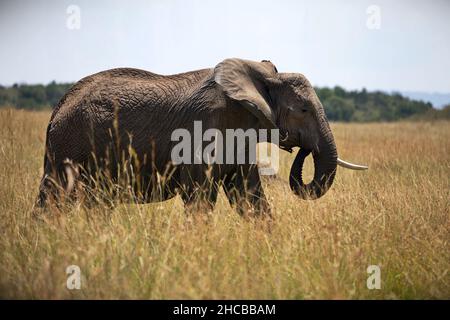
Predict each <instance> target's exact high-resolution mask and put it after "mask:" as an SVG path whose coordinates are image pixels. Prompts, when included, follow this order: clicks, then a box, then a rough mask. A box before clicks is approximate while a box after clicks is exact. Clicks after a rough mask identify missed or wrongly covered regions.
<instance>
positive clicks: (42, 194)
mask: <svg viewBox="0 0 450 320" xmlns="http://www.w3.org/2000/svg"><path fill="white" fill-rule="evenodd" d="M79 177H80V171H79V168H78V166H77V165H76V164H75V163H73V162H72V161H71V160H69V159H66V160H64V161H63V163H62V164H61V165H59V166H57V169H56V170H55V169H53V168H52V167H51V166H50V165H49V164H48V163H47V164H46V166H45V168H44V176H43V177H42V179H41V183H40V185H39V195H38V198H37V201H36V206H37V207H38V208H45V207H47V206H48V205H50V204H55V205H56V206H59V205H60V204H62V203H63V202H65V201H67V200H73V199H74V198H75V191H76V186H77V184H78V181H79Z"/></svg>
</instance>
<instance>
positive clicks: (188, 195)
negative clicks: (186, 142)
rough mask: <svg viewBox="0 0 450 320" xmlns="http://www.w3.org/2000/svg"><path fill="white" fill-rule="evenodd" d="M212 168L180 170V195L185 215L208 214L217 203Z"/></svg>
mask: <svg viewBox="0 0 450 320" xmlns="http://www.w3.org/2000/svg"><path fill="white" fill-rule="evenodd" d="M212 169H213V168H212V167H209V168H208V167H206V166H203V165H191V166H187V167H183V168H182V169H181V170H180V182H181V186H180V189H181V190H180V193H181V197H182V199H183V202H184V207H185V210H186V213H197V212H203V213H208V212H211V211H212V210H213V209H214V205H215V204H216V201H217V194H218V183H217V179H216V176H215V174H214V171H213V170H212Z"/></svg>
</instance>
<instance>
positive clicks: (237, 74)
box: [214, 59, 277, 129]
mask: <svg viewBox="0 0 450 320" xmlns="http://www.w3.org/2000/svg"><path fill="white" fill-rule="evenodd" d="M275 74H276V68H275V66H274V65H273V64H272V63H271V62H269V61H263V62H254V61H249V60H242V59H226V60H224V61H222V62H221V63H219V64H218V65H217V66H216V67H215V69H214V81H215V82H216V83H218V84H219V85H220V86H221V87H222V89H223V90H224V92H225V94H226V95H227V96H228V97H229V98H231V99H233V100H236V101H239V102H240V103H241V104H242V106H243V107H244V108H246V109H247V110H248V111H250V112H251V113H252V114H253V115H254V116H256V117H257V118H258V119H259V120H260V121H261V123H262V125H263V127H265V128H271V129H274V128H276V127H277V126H276V125H275V115H274V113H273V111H272V108H271V107H270V105H269V103H268V100H270V98H268V97H269V92H268V90H267V83H268V81H269V79H271V78H273V77H274V76H275Z"/></svg>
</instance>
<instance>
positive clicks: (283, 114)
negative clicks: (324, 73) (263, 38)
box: [214, 59, 367, 199]
mask: <svg viewBox="0 0 450 320" xmlns="http://www.w3.org/2000/svg"><path fill="white" fill-rule="evenodd" d="M214 80H215V81H216V83H218V84H219V85H220V86H221V87H222V89H223V90H224V92H225V94H226V95H227V96H228V97H229V98H231V99H233V100H235V101H238V102H239V103H240V104H242V106H243V107H245V108H246V109H247V110H248V111H250V112H251V113H252V114H254V115H255V116H256V117H257V118H258V119H259V120H260V122H261V124H262V126H263V127H265V128H279V129H280V132H281V136H282V139H281V140H282V141H281V142H280V147H281V148H283V149H287V150H290V149H291V148H293V147H296V146H297V147H300V150H299V152H298V153H297V156H296V158H295V160H294V162H293V164H292V167H291V173H290V178H289V184H290V187H291V189H292V190H293V191H294V193H295V194H297V195H299V196H300V197H302V198H303V199H316V198H320V197H321V196H323V195H324V194H325V193H326V192H327V190H328V189H329V188H330V187H331V185H332V183H333V179H334V176H335V174H336V166H337V165H338V164H339V165H342V166H344V167H347V168H350V169H356V170H358V169H367V167H365V166H358V165H353V164H351V163H348V162H345V161H342V160H340V159H338V155H337V150H336V144H335V142H334V138H333V134H332V132H331V130H330V126H329V124H328V120H327V118H326V116H325V112H324V109H323V106H322V104H321V103H320V101H319V98H318V97H317V95H316V93H315V91H314V88H313V87H312V86H311V84H310V83H309V81H308V80H307V79H306V78H305V77H304V76H303V75H302V74H300V73H278V71H277V69H276V67H275V66H274V65H273V64H272V63H271V62H270V61H262V62H254V61H248V60H241V59H226V60H224V61H223V62H221V63H219V64H218V65H217V66H216V68H215V69H214ZM310 153H312V155H313V158H314V179H313V181H311V183H309V184H304V183H303V179H302V168H303V162H304V160H305V158H306V157H307V156H308V155H309V154H310Z"/></svg>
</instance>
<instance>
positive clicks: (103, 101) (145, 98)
mask: <svg viewBox="0 0 450 320" xmlns="http://www.w3.org/2000/svg"><path fill="white" fill-rule="evenodd" d="M211 74H212V69H203V70H197V71H191V72H186V73H180V74H175V75H160V74H156V73H152V72H149V71H145V70H141V69H134V68H116V69H110V70H106V71H101V72H99V73H95V74H93V75H90V76H87V77H85V78H83V79H81V80H79V81H78V82H77V83H75V84H74V85H73V86H72V87H71V88H70V89H69V91H68V92H67V93H66V94H65V95H64V96H63V97H62V99H61V100H60V101H59V103H58V105H56V106H55V108H54V110H53V113H52V116H51V119H50V121H51V122H52V123H56V122H60V121H61V120H64V119H66V118H67V117H68V116H69V115H70V114H72V113H76V112H78V110H76V109H80V108H81V109H86V108H90V107H94V109H95V108H96V107H100V109H110V110H112V109H114V108H115V107H119V108H121V107H124V106H125V107H129V108H132V107H136V106H139V105H143V104H148V103H149V102H150V103H151V102H159V103H164V102H165V100H166V101H175V100H182V99H183V98H184V97H185V96H188V95H190V94H191V92H192V90H195V89H196V88H198V87H199V86H201V85H202V83H203V82H204V81H205V79H207V78H208V77H209V76H210V75H211ZM97 111H101V110H97ZM103 111H105V110H103ZM100 113H101V112H100Z"/></svg>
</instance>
